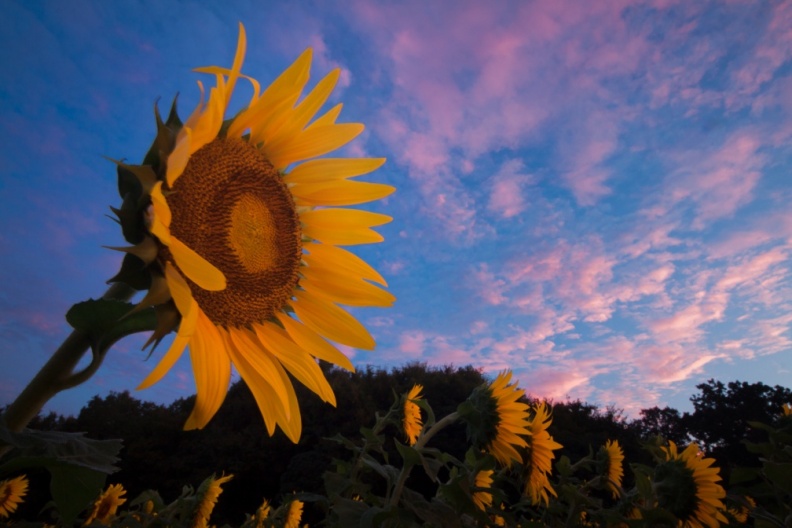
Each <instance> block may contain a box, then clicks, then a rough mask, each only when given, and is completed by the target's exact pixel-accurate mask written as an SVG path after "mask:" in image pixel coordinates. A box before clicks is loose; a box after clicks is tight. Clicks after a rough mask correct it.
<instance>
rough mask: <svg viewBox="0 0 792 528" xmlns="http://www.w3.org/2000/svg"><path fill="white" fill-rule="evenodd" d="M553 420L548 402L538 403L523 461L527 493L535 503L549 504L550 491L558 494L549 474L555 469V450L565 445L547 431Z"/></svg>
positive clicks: (554, 495)
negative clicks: (553, 463)
mask: <svg viewBox="0 0 792 528" xmlns="http://www.w3.org/2000/svg"><path fill="white" fill-rule="evenodd" d="M552 422H553V419H552V418H551V417H550V410H549V409H548V407H547V404H546V403H544V402H542V403H540V404H538V405H537V406H536V407H535V409H534V416H533V419H532V420H531V427H530V430H531V436H530V439H529V445H528V454H527V456H526V457H525V460H524V461H523V464H524V466H525V471H526V474H525V477H524V478H525V495H526V496H527V497H528V498H530V499H531V502H532V503H533V504H538V503H539V501H542V502H544V503H545V505H547V504H548V503H549V502H550V497H549V496H548V493H549V494H550V495H552V496H553V497H557V496H558V495H556V492H555V490H554V489H553V486H552V485H551V484H550V480H549V479H548V475H549V474H550V472H551V471H552V469H553V467H552V460H553V459H554V458H555V454H554V453H553V451H554V450H556V449H561V447H563V446H562V445H561V444H559V443H558V442H556V441H555V440H553V437H552V436H550V433H548V432H547V428H548V427H550V424H551V423H552Z"/></svg>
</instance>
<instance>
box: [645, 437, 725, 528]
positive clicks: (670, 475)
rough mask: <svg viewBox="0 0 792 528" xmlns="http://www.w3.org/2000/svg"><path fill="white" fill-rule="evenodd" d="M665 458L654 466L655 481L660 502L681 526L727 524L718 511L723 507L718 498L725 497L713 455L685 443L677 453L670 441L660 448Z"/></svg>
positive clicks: (712, 527) (715, 527)
mask: <svg viewBox="0 0 792 528" xmlns="http://www.w3.org/2000/svg"><path fill="white" fill-rule="evenodd" d="M662 451H663V454H664V456H665V459H666V461H665V462H664V463H661V464H660V465H658V466H657V468H656V470H655V480H656V482H657V488H658V497H659V499H660V505H661V506H662V507H664V508H666V509H668V510H669V511H671V513H673V514H674V515H675V516H676V517H677V518H678V519H679V525H680V526H683V527H685V528H687V527H690V528H704V527H705V526H706V527H709V528H717V527H718V526H720V523H723V524H728V522H729V521H728V520H727V519H726V517H725V516H724V515H723V513H722V511H724V510H725V509H726V507H725V505H724V504H723V502H721V499H722V498H724V497H725V496H726V491H725V490H724V489H723V486H721V485H720V484H718V482H719V481H720V480H721V478H720V476H719V475H718V472H719V471H720V470H719V469H718V468H717V467H711V466H712V465H713V464H714V463H715V459H714V458H704V457H703V456H700V454H699V448H698V445H696V444H695V443H693V444H690V445H688V446H687V447H686V448H685V450H684V451H682V452H681V453H679V452H678V451H677V446H676V444H675V443H674V442H672V441H670V440H669V442H668V447H664V448H662Z"/></svg>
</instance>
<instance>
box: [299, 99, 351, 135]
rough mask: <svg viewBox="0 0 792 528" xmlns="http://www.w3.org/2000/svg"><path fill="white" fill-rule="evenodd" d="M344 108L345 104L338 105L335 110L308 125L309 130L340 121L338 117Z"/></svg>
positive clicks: (332, 109)
mask: <svg viewBox="0 0 792 528" xmlns="http://www.w3.org/2000/svg"><path fill="white" fill-rule="evenodd" d="M342 108H344V103H338V104H337V105H335V106H334V107H333V108H331V109H330V110H328V111H327V112H325V113H324V114H322V115H321V116H319V117H317V118H316V120H315V121H314V122H313V123H311V124H310V125H308V128H306V130H307V129H309V128H314V127H320V126H325V125H333V124H335V122H336V119H338V116H339V115H341V109H342Z"/></svg>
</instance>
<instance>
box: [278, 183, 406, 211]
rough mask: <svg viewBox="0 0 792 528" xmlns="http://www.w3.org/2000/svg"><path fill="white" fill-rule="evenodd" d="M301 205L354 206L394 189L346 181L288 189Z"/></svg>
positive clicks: (377, 197) (380, 196)
mask: <svg viewBox="0 0 792 528" xmlns="http://www.w3.org/2000/svg"><path fill="white" fill-rule="evenodd" d="M289 190H290V191H291V193H292V194H293V195H294V196H295V197H297V198H298V199H299V200H300V202H302V204H303V205H316V206H322V205H327V206H334V205H356V204H361V203H366V202H373V201H374V200H379V199H380V198H384V197H386V196H388V195H390V194H392V193H393V191H395V190H396V188H395V187H392V186H390V185H385V184H382V183H367V182H356V181H348V180H337V181H334V182H323V183H309V184H304V185H303V184H297V185H294V186H293V187H291V188H290V189H289Z"/></svg>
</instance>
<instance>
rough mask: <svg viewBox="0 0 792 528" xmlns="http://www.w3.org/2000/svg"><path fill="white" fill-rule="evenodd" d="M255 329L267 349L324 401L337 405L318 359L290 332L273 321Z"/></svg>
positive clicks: (254, 327) (254, 326)
mask: <svg viewBox="0 0 792 528" xmlns="http://www.w3.org/2000/svg"><path fill="white" fill-rule="evenodd" d="M253 330H254V331H255V332H256V335H257V336H258V337H259V340H260V341H261V342H262V343H264V345H265V346H266V347H267V350H269V351H270V352H272V354H273V355H274V356H275V357H276V358H278V361H280V362H281V364H282V365H283V366H284V367H286V370H288V371H289V373H290V374H291V375H292V376H294V377H295V378H297V379H298V380H299V381H300V383H302V384H303V385H305V386H306V387H308V388H309V389H311V390H312V391H313V392H315V393H316V394H317V395H318V396H319V397H320V398H322V399H323V400H324V401H326V402H328V403H330V404H331V405H333V406H335V404H336V400H335V394H334V393H333V389H332V388H330V384H329V383H327V379H326V378H325V377H324V373H322V369H320V368H319V365H317V364H316V360H314V358H313V357H311V355H310V354H308V353H307V352H306V351H305V350H303V349H302V348H300V347H299V346H298V345H297V344H296V343H295V342H294V341H292V340H291V339H290V338H289V336H288V334H286V332H284V331H283V330H281V329H280V327H278V326H275V325H274V324H272V323H264V324H260V325H253Z"/></svg>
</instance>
